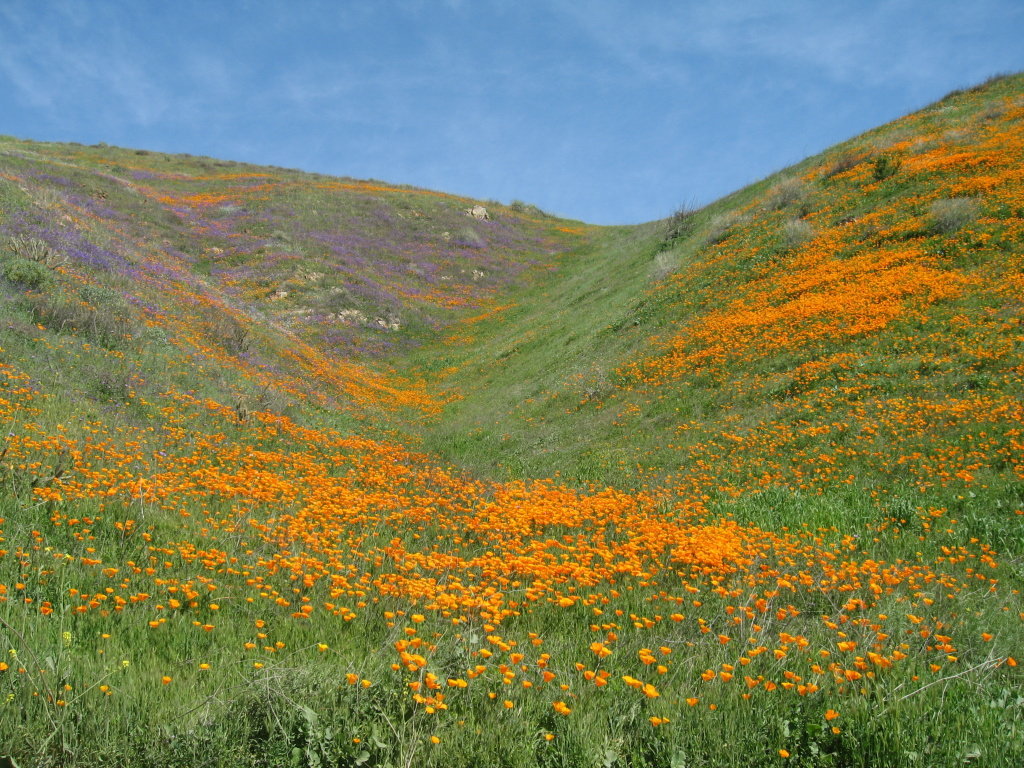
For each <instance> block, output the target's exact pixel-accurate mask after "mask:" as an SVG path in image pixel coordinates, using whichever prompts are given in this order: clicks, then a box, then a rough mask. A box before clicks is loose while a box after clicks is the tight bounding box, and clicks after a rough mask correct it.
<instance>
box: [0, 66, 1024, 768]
mask: <svg viewBox="0 0 1024 768" xmlns="http://www.w3.org/2000/svg"><path fill="white" fill-rule="evenodd" d="M475 206H483V207H484V208H486V217H484V213H483V211H482V210H481V209H476V210H475V213H474V208H475ZM1022 307H1024V76H1014V77H1007V78H1001V79H996V80H993V81H992V82H989V83H986V84H985V85H983V86H979V87H978V88H975V89H971V90H969V91H967V92H962V93H956V94H951V95H950V96H949V97H947V98H946V99H944V100H942V101H941V102H939V103H937V104H935V105H932V106H930V107H928V108H926V109H924V110H922V111H920V112H917V113H914V114H912V115H909V116H907V117H905V118H903V119H901V120H898V121H896V122H895V123H892V124H890V125H886V126H882V127H880V128H878V129H876V130H874V131H872V132H870V133H868V134H865V135H863V136H858V137H856V138H854V139H851V140H850V141H848V142H846V143H844V144H842V145H839V146H837V147H834V148H832V149H830V150H828V151H827V152H825V153H823V154H822V155H820V156H817V157H813V158H809V159H808V160H806V161H804V162H803V163H801V164H799V165H798V166H795V167H793V168H790V169H786V170H785V171H782V172H780V173H779V174H777V175H776V176H773V177H771V178H768V179H765V180H763V181H762V182H759V183H757V184H755V185H752V186H751V187H748V188H746V189H743V190H741V191H739V192H737V193H735V194H733V195H731V196H729V197H728V198H725V199H723V200H720V201H718V202H716V203H714V204H712V205H710V206H708V207H706V208H704V209H701V210H687V209H681V210H680V211H679V212H678V213H677V214H676V215H675V216H673V217H672V218H671V219H669V220H667V221H660V222H652V223H649V224H644V225H640V226H636V227H610V228H598V227H592V226H588V225H584V224H581V223H579V222H569V221H563V220H559V219H557V218H554V217H551V216H548V215H546V214H544V213H543V212H541V211H539V210H537V209H536V208H534V207H532V206H529V205H526V204H523V203H519V202H515V203H512V204H509V205H503V204H500V203H496V202H493V201H490V202H487V201H473V200H468V199H464V198H460V197H456V196H453V195H449V194H443V193H438V192H430V191H427V190H421V189H413V188H408V187H402V186H395V185H392V184H386V183H383V182H376V181H356V180H353V179H338V178H329V177H323V176H318V175H315V174H306V173H302V172H299V171H291V170H285V169H279V168H264V167H256V166H248V165H242V164H237V163H230V162H223V161H216V160H211V159H207V158H195V157H186V156H176V155H163V154H160V153H152V152H147V151H145V150H129V149H121V148H115V147H106V146H97V147H82V146H77V145H57V144H44V143H37V142H31V141H26V140H19V139H14V138H9V137H0V418H2V419H3V423H4V429H3V434H4V438H3V445H2V446H0V483H2V484H3V493H2V495H0V517H2V518H3V519H2V520H0V531H2V534H0V535H2V541H0V546H2V547H3V549H2V550H0V644H3V648H2V649H0V650H2V651H3V652H4V653H5V654H6V655H5V656H4V657H3V660H2V661H0V696H2V697H3V700H2V701H0V737H2V741H0V765H2V764H3V760H4V759H6V760H7V763H8V764H11V765H19V766H25V765H69V766H80V765H81V766H84V765H101V764H103V765H107V764H114V765H131V766H136V765H142V766H148V765H152V766H178V765H199V764H203V765H206V764H210V765H214V764H216V765H230V766H235V765H237V766H256V765H294V766H327V765H331V766H354V765H367V766H373V765H377V766H388V765H390V766H399V765H401V766H414V765H438V766H459V765H465V766H479V765H495V766H499V765H500V766H591V765H593V766H608V767H611V766H616V765H629V766H673V768H675V767H677V766H691V765H692V766H696V765H723V766H724V765H731V766H751V765H805V766H875V765H886V766H902V765H906V766H915V765H964V764H977V765H986V766H988V765H1007V766H1013V765H1018V764H1020V763H1021V762H1022V761H1024V698H1021V697H1020V695H1019V690H1020V688H1021V684H1022V679H1021V673H1020V672H1019V667H1018V664H1017V660H1018V659H1021V658H1024V605H1022V603H1021V599H1020V594H1019V589H1020V588H1021V586H1022V583H1021V582H1022V570H1021V568H1022V565H1024V544H1022V542H1024V486H1022V481H1024V427H1022V423H1024V418H1022V417H1024V406H1022V402H1024V330H1022V328H1021V311H1022Z"/></svg>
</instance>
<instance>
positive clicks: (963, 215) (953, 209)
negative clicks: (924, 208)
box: [928, 197, 981, 235]
mask: <svg viewBox="0 0 1024 768" xmlns="http://www.w3.org/2000/svg"><path fill="white" fill-rule="evenodd" d="M928 212H929V214H930V215H931V218H932V228H933V230H934V231H935V232H938V233H940V234H944V235H949V234H952V233H954V232H956V231H958V230H960V229H962V228H963V227H965V226H967V225H968V224H971V223H973V222H974V221H976V220H977V218H978V216H979V215H980V214H981V202H980V201H979V200H977V199H976V198H973V197H953V198H949V199H945V200H936V201H934V202H933V203H932V204H931V205H930V206H929V207H928Z"/></svg>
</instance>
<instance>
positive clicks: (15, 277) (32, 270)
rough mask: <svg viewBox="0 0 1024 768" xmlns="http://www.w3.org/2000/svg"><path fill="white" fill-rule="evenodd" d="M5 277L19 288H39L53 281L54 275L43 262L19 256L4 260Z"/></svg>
mask: <svg viewBox="0 0 1024 768" xmlns="http://www.w3.org/2000/svg"><path fill="white" fill-rule="evenodd" d="M3 276H4V279H5V280H7V281H8V282H10V283H13V284H14V285H16V286H18V287H19V288H26V289H32V290H38V289H39V288H44V287H46V286H48V285H50V284H51V283H53V275H52V274H51V273H50V270H48V269H47V268H46V267H44V266H43V265H42V264H40V263H38V262H35V261H30V260H29V259H22V258H20V257H18V256H15V257H14V258H10V259H6V260H5V261H4V262H3Z"/></svg>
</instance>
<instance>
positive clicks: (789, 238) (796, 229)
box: [782, 219, 815, 248]
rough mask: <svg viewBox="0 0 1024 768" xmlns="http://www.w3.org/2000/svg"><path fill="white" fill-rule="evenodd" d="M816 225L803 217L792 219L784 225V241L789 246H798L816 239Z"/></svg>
mask: <svg viewBox="0 0 1024 768" xmlns="http://www.w3.org/2000/svg"><path fill="white" fill-rule="evenodd" d="M814 235H815V232H814V227H812V226H811V224H810V222H807V221H804V220H803V219H790V220H789V221H787V222H786V223H785V224H783V225H782V242H783V243H785V245H786V247H787V248H798V247H799V246H801V245H803V244H804V243H806V242H809V241H811V240H813V239H814Z"/></svg>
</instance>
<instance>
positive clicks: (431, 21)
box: [0, 0, 1024, 224]
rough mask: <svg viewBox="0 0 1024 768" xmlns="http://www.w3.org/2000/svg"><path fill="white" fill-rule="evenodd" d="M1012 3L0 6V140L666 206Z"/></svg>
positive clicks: (882, 97) (618, 213) (945, 76)
mask: <svg viewBox="0 0 1024 768" xmlns="http://www.w3.org/2000/svg"><path fill="white" fill-rule="evenodd" d="M1022 33H1024V3H1022V2H1020V0H971V2H964V0H884V1H877V2H872V1H870V0H868V1H866V2H856V1H854V2H851V1H850V0H846V1H845V2H830V1H829V0H735V1H734V2H731V1H728V0H722V1H721V2H718V1H716V2H712V1H710V0H701V1H700V2H690V1H689V0H675V1H674V2H666V1H662V0H635V1H634V2H612V1H611V0H594V1H592V2H591V1H589V0H550V1H549V2H541V1H540V0H537V1H533V0H508V1H507V2H506V1H504V0H472V1H470V0H466V1H462V0H450V1H448V2H443V1H442V0H434V1H428V0H372V1H371V0H359V1H358V2H349V1H348V0H334V1H333V2H326V1H325V2H314V1H312V0H308V1H307V0H288V2H285V1H284V0H280V2H269V0H265V1H262V2H261V1H256V0H253V1H251V2H242V1H241V0H201V1H195V0H174V1H173V2H156V0H152V1H151V0H76V1H71V0H68V1H67V2H60V1H59V0H52V1H47V0H2V3H0V133H3V134H8V135H14V136H17V137H20V138H31V139H36V140H41V141H78V142H82V143H85V144H92V143H97V142H101V141H103V142H107V143H108V144H116V145H119V146H125V147H134V148H145V149H151V150H159V151H165V152H188V153H191V154H195V155H209V156H213V157H218V158H224V159H232V160H244V161H250V162H255V163H262V164H271V165H279V166H285V167H289V168H302V169H304V170H309V171H318V172H322V173H330V174H337V175H346V176H354V177H357V178H376V179H382V180H385V181H389V182H393V183H400V184H413V185H417V186H422V187H428V188H431V189H438V190H443V191H446V192H452V193H456V194H463V195H466V196H469V197H476V198H480V199H495V200H500V201H502V202H505V203H507V202H510V201H511V200H513V199H520V200H524V201H526V202H528V203H533V204H535V205H538V206H540V207H541V208H543V209H545V210H547V211H550V212H552V213H556V214H559V215H563V216H568V217H571V218H577V219H582V220H584V221H588V222H592V223H598V224H612V223H631V222H639V221H648V220H651V219H657V218H662V217H664V216H667V215H668V214H669V213H671V212H672V211H673V210H674V209H675V208H677V207H678V206H679V205H680V204H683V203H691V204H699V203H705V202H710V201H711V200H714V199H716V198H718V197H721V196H722V195H724V194H727V193H728V192H730V191H732V190H734V189H737V188H739V187H742V186H744V185H745V184H747V183H749V182H751V181H754V180H756V179H759V178H762V177H764V176H766V175H768V174H769V173H771V172H773V171H776V170H779V169H781V168H783V167H785V166H786V165H789V164H790V163H793V162H796V161H798V160H800V159H802V158H803V157H805V156H807V155H809V154H812V153H815V152H817V151H819V150H821V149H824V148H826V147H828V146H830V145H831V144H834V143H836V142H837V141H841V140H843V139H846V138H849V137H851V136H853V135H856V134H857V133H860V132H862V131H864V130H867V129H869V128H872V127H874V126H876V125H878V124H880V123H884V122H887V121H889V120H892V119H894V118H896V117H899V116H900V115H903V114H906V113H907V112H910V111H912V110H914V109H917V108H919V107H922V106H924V105H926V104H928V103H929V102H931V101H934V100H936V99H938V98H941V97H942V96H943V95H944V94H946V93H947V92H948V91H950V90H952V89H954V88H958V87H963V86H968V85H972V84H974V83H976V82H979V81H981V80H983V79H985V78H986V77H988V76H989V75H992V74H995V73H1000V72H1015V71H1020V70H1022V69H1024V44H1022V42H1021V41H1022V39H1024V34H1022Z"/></svg>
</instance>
